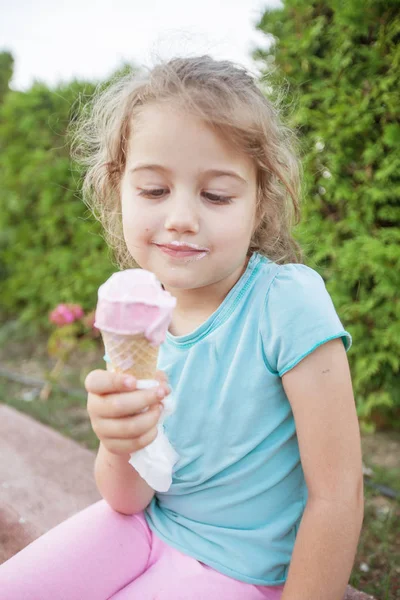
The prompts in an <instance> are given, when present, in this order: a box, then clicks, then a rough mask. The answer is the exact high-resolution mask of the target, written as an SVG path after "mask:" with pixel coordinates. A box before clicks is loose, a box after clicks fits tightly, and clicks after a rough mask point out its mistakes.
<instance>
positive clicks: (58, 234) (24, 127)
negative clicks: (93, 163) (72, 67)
mask: <svg viewBox="0 0 400 600" xmlns="http://www.w3.org/2000/svg"><path fill="white" fill-rule="evenodd" d="M93 90H94V85H93V84H89V83H80V82H72V83H70V84H68V85H65V86H59V87H57V88H56V89H54V90H52V89H49V88H48V87H47V86H45V85H43V84H40V83H36V84H34V85H33V86H32V88H31V89H30V90H28V91H27V92H17V91H9V92H8V93H6V94H5V96H4V99H3V103H2V104H1V105H0V172H1V174H2V175H1V186H0V208H1V210H0V285H1V307H2V312H4V311H5V312H6V313H7V314H9V315H13V316H15V315H18V317H19V320H20V321H22V322H25V323H27V324H30V325H31V328H32V324H33V325H34V327H37V328H40V327H46V326H47V324H48V321H47V319H48V312H49V311H50V310H51V309H53V308H54V307H55V306H56V305H57V304H59V303H61V302H78V303H80V304H81V305H82V306H83V307H84V308H85V309H86V310H90V309H91V308H93V307H94V306H95V303H96V300H97V297H96V292H97V288H98V286H99V285H100V283H102V282H103V281H104V280H105V279H106V278H107V277H108V276H109V275H110V274H111V272H112V271H114V270H116V267H115V266H113V265H112V263H111V260H110V257H109V255H108V250H107V248H106V245H105V242H104V240H103V238H102V237H101V230H100V225H99V224H98V223H97V221H95V220H94V219H93V218H92V217H91V216H90V214H89V213H88V211H87V209H86V207H85V205H84V204H83V202H82V200H81V198H80V195H79V185H80V177H79V173H78V171H77V170H76V167H74V165H73V164H71V160H70V156H69V147H68V144H67V142H66V131H67V128H68V126H69V123H70V121H71V119H74V118H75V116H76V111H78V110H79V102H77V100H78V98H80V97H82V96H84V95H86V96H90V94H91V93H92V92H93Z"/></svg>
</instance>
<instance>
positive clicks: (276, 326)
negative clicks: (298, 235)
mask: <svg viewBox="0 0 400 600" xmlns="http://www.w3.org/2000/svg"><path fill="white" fill-rule="evenodd" d="M260 330H261V337H262V344H263V351H264V359H265V362H266V365H267V367H268V368H269V370H270V371H272V372H274V373H277V374H278V375H279V376H280V377H282V375H284V374H285V373H286V372H287V371H289V370H290V369H292V368H293V367H295V366H296V365H297V364H298V363H299V362H300V361H301V360H302V359H303V358H305V357H306V356H308V355H309V354H311V352H313V351H314V350H315V349H316V348H318V346H321V344H324V343H325V342H328V341H330V340H333V339H336V338H341V339H342V341H343V344H344V347H345V350H346V352H347V351H348V350H349V348H350V347H351V344H352V338H351V335H350V334H349V333H348V332H347V331H345V329H344V328H343V325H342V323H341V322H340V319H339V317H338V315H337V313H336V310H335V307H334V305H333V302H332V299H331V297H330V295H329V293H328V291H327V289H326V287H325V283H324V280H323V279H322V277H321V276H320V275H319V274H318V273H317V272H316V271H314V270H313V269H311V268H310V267H307V266H306V265H298V264H287V265H281V266H280V267H279V269H278V271H277V274H276V276H275V278H274V280H273V281H272V283H271V285H270V287H269V291H268V294H267V296H266V299H265V303H264V310H263V314H262V317H261V323H260Z"/></svg>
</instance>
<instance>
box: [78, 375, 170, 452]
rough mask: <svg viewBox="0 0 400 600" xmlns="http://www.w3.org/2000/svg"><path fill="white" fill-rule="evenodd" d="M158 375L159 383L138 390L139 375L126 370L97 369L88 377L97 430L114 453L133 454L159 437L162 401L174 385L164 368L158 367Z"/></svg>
mask: <svg viewBox="0 0 400 600" xmlns="http://www.w3.org/2000/svg"><path fill="white" fill-rule="evenodd" d="M155 378H156V379H157V380H158V381H159V382H160V385H159V386H158V387H155V388H152V389H149V390H137V389H136V379H135V378H134V377H132V376H127V375H123V374H122V373H113V372H110V371H103V370H101V369H97V370H95V371H91V372H90V373H89V375H88V376H87V377H86V379H85V388H86V391H87V392H88V400H87V410H88V413H89V417H90V421H91V424H92V428H93V431H94V432H95V434H96V435H97V437H98V438H99V440H100V442H101V443H102V444H103V446H104V447H105V448H106V449H107V450H108V451H109V452H111V453H112V454H117V455H127V454H132V452H136V451H137V450H139V449H140V448H144V447H145V446H147V445H148V444H150V443H151V442H152V441H153V440H154V439H155V438H156V436H157V422H158V419H159V417H160V414H161V411H162V406H161V404H160V403H161V401H162V399H163V398H165V396H167V395H168V394H169V393H170V389H169V386H168V384H167V377H166V375H165V374H164V373H163V372H161V371H157V373H156V376H155ZM129 380H130V384H129V385H127V383H126V382H127V381H129Z"/></svg>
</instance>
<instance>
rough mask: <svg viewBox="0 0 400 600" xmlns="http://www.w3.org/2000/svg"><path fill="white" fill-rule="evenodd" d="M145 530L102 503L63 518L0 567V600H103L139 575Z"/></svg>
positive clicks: (146, 545) (139, 521)
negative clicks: (61, 521)
mask: <svg viewBox="0 0 400 600" xmlns="http://www.w3.org/2000/svg"><path fill="white" fill-rule="evenodd" d="M150 542H151V536H150V530H149V529H148V527H147V524H146V521H145V519H144V517H143V515H142V514H138V515H133V516H126V515H122V514H120V513H117V512H115V511H113V510H112V509H111V508H110V507H109V506H108V504H106V502H104V500H101V501H99V502H97V503H96V504H93V505H92V506H89V507H88V508H86V509H85V510H83V511H81V512H80V513H78V514H77V515H74V516H73V517H71V518H69V519H67V520H66V521H64V522H63V523H61V524H60V525H58V526H57V527H55V528H54V529H52V530H50V531H49V532H47V533H46V534H44V535H43V536H42V537H40V538H38V539H37V540H36V541H34V542H33V543H32V544H30V545H29V546H27V547H26V548H24V549H23V550H21V552H19V553H18V554H16V555H15V556H13V557H12V558H10V559H9V560H8V561H7V562H5V563H4V564H3V565H1V566H0V598H1V600H55V599H57V600H108V598H110V597H111V596H112V595H113V594H115V593H116V592H117V591H118V590H120V589H121V588H123V587H124V586H126V585H127V584H129V583H130V582H131V581H133V580H134V579H135V578H136V577H138V576H139V575H141V573H143V572H144V570H145V569H146V566H147V562H148V560H149V557H150V550H151V547H150Z"/></svg>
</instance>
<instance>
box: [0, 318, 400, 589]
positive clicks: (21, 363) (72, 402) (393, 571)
mask: <svg viewBox="0 0 400 600" xmlns="http://www.w3.org/2000/svg"><path fill="white" fill-rule="evenodd" d="M1 334H2V331H1V328H0V339H1ZM3 336H4V330H3ZM4 337H6V336H4ZM33 357H34V362H32V361H33ZM0 365H2V366H3V367H4V366H6V367H7V368H9V369H10V370H18V371H19V372H20V373H24V374H31V375H32V374H33V375H35V374H37V369H38V367H39V366H42V368H43V369H44V370H45V371H46V370H48V369H49V366H51V364H49V362H48V359H47V355H46V350H45V344H44V343H43V341H40V340H39V341H38V340H37V339H34V340H32V341H31V342H30V341H29V340H28V341H27V340H26V339H25V340H19V339H17V338H16V337H15V336H13V342H12V343H10V342H9V341H8V342H7V343H6V344H0ZM32 365H34V366H33V367H32ZM97 367H101V368H103V362H102V348H101V345H99V348H98V352H96V353H95V354H92V355H90V356H88V355H87V356H76V357H75V358H74V361H73V364H72V365H69V366H68V368H67V369H66V371H65V373H64V377H63V383H64V384H66V385H70V386H73V387H75V388H77V387H78V388H80V389H82V395H79V396H72V395H69V394H67V393H65V392H62V391H60V390H59V389H57V388H55V389H54V390H53V392H52V394H51V396H50V398H49V399H48V400H47V401H45V402H44V401H41V400H39V398H38V396H37V391H36V392H35V390H34V388H27V386H25V385H22V384H20V383H15V382H12V381H10V380H8V379H6V378H5V377H1V376H0V399H1V401H2V402H4V403H5V404H8V405H10V406H13V407H14V408H16V409H17V410H20V411H22V412H24V413H27V414H29V415H31V416H32V417H33V418H35V419H37V420H38V421H41V422H42V423H45V424H46V425H49V426H50V427H52V428H54V429H56V430H58V431H59V432H60V433H62V434H63V435H66V436H68V437H70V438H73V439H74V440H76V441H77V442H78V443H80V444H83V445H84V446H86V447H87V448H89V449H91V450H95V449H96V448H97V446H98V441H97V438H96V436H95V434H94V433H93V431H92V429H91V426H90V421H89V417H88V415H87V412H86V394H85V392H84V387H83V381H84V377H85V375H86V373H88V372H89V371H90V370H92V369H93V368H97ZM32 369H33V371H35V370H36V373H35V372H33V373H32ZM35 394H36V396H35ZM377 439H378V440H379V444H377V443H376V440H377ZM369 440H371V441H374V444H368V441H369ZM364 442H365V445H364ZM378 450H379V451H378ZM363 453H364V461H365V464H366V465H367V466H368V467H371V468H372V469H373V482H374V483H375V484H381V485H385V486H388V487H389V488H391V489H393V490H395V491H397V492H399V494H400V477H399V475H400V472H399V468H398V458H397V459H396V455H397V457H398V456H399V455H400V435H399V434H396V433H394V432H391V433H388V434H382V433H380V434H379V436H376V437H375V438H372V437H370V436H369V437H368V436H364V437H363ZM391 457H392V458H393V459H394V460H389V459H390V458H391ZM382 463H384V464H382ZM399 557H400V496H399V497H398V498H397V499H388V498H386V497H384V496H383V495H382V494H380V492H379V491H377V490H375V489H372V488H370V487H368V486H366V487H365V517H364V524H363V529H362V533H361V537H360V541H359V545H358V550H357V555H356V559H355V562H354V568H353V572H352V575H351V579H350V584H351V585H352V586H354V587H355V588H357V589H359V590H361V591H363V592H366V593H369V594H371V595H373V596H375V598H376V599H377V600H400V561H399Z"/></svg>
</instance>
